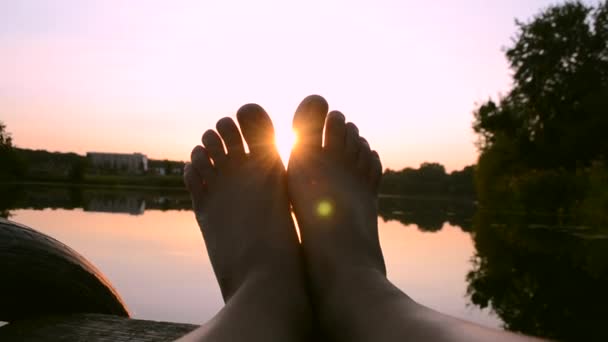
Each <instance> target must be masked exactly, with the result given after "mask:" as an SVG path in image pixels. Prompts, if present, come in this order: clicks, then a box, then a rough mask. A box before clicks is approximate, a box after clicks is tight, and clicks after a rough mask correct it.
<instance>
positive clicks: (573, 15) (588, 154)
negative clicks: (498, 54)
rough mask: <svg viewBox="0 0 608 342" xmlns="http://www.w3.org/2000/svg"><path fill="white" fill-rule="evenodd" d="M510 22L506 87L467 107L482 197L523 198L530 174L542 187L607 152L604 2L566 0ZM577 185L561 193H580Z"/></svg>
mask: <svg viewBox="0 0 608 342" xmlns="http://www.w3.org/2000/svg"><path fill="white" fill-rule="evenodd" d="M516 25H517V27H518V32H517V35H516V36H515V38H514V40H513V45H512V46H511V47H509V48H508V49H507V50H506V57H507V59H508V61H509V63H510V66H511V70H512V72H513V88H512V89H511V91H510V92H509V93H508V94H507V95H506V96H504V97H502V98H501V99H500V100H499V101H494V100H489V101H487V102H485V103H483V104H481V105H480V106H479V107H478V108H477V110H476V111H475V112H474V123H473V129H474V130H475V132H476V133H477V134H478V137H479V140H478V148H479V150H480V152H481V153H480V156H479V160H478V166H477V170H476V185H477V193H478V196H479V198H480V200H481V201H482V202H487V201H490V200H493V199H501V200H505V199H508V198H511V199H512V198H516V197H517V196H518V193H519V194H522V196H524V197H526V196H527V195H526V194H524V192H526V191H527V190H526V189H525V187H522V184H526V185H530V186H531V188H530V189H535V190H534V191H537V190H538V187H537V186H536V185H535V184H532V183H533V182H532V181H533V180H538V181H541V182H543V183H544V184H545V185H547V186H549V187H554V186H561V185H562V180H563V179H572V180H573V181H576V182H577V183H578V180H577V178H580V177H579V176H578V175H579V174H581V173H583V172H584V170H586V169H587V168H589V167H591V166H592V165H593V164H594V163H596V162H598V161H601V160H603V159H605V158H606V151H608V139H606V138H605V136H606V134H607V133H608V1H603V2H600V3H599V4H598V5H597V6H596V7H593V6H589V5H585V4H583V3H581V2H579V1H570V2H566V3H563V4H561V5H557V6H552V7H549V8H547V9H546V10H544V11H543V12H541V13H540V14H539V15H537V16H536V17H534V18H533V19H532V20H531V21H529V22H521V21H516ZM544 175H547V177H549V178H547V177H545V176H544ZM556 175H558V176H559V177H556ZM570 175H572V177H570ZM548 179H553V180H556V183H555V184H552V183H551V182H548V181H547V180H548ZM578 186H579V185H578V184H571V186H570V185H569V186H568V187H567V188H571V189H572V191H569V192H563V193H569V194H576V195H577V196H578V195H581V196H583V197H584V196H585V195H584V192H581V191H579V188H578ZM581 199H582V198H574V197H573V198H571V199H569V200H568V201H556V203H560V204H559V205H560V206H562V205H563V204H564V203H567V202H569V203H575V202H577V201H578V200H581ZM566 205H567V204H566Z"/></svg>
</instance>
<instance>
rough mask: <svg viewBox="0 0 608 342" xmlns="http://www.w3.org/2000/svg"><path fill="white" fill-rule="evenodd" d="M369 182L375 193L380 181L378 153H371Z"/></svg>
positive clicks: (380, 169) (380, 167) (380, 170)
mask: <svg viewBox="0 0 608 342" xmlns="http://www.w3.org/2000/svg"><path fill="white" fill-rule="evenodd" d="M368 177H369V182H370V185H371V186H372V189H373V190H374V191H375V192H377V191H378V186H379V185H380V179H382V162H381V161H380V156H379V155H378V152H376V151H372V152H371V162H370V167H369V176H368Z"/></svg>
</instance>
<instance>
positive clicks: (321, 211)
mask: <svg viewBox="0 0 608 342" xmlns="http://www.w3.org/2000/svg"><path fill="white" fill-rule="evenodd" d="M333 211H334V207H333V206H332V205H331V202H330V201H328V200H321V201H319V204H317V215H319V217H321V218H327V217H330V216H331V214H332V213H333Z"/></svg>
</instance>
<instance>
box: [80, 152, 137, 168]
mask: <svg viewBox="0 0 608 342" xmlns="http://www.w3.org/2000/svg"><path fill="white" fill-rule="evenodd" d="M87 159H88V160H89V166H90V167H92V168H94V169H98V170H112V171H122V172H125V173H144V172H146V171H148V157H147V156H146V155H145V154H141V153H132V154H125V153H99V152H87Z"/></svg>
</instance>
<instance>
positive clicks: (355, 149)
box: [344, 122, 361, 163]
mask: <svg viewBox="0 0 608 342" xmlns="http://www.w3.org/2000/svg"><path fill="white" fill-rule="evenodd" d="M360 146H361V142H360V141H359V129H358V128H357V126H355V124H354V123H352V122H349V123H347V124H346V136H345V138H344V156H345V158H346V161H347V162H349V163H355V162H356V161H357V156H358V154H359V147H360Z"/></svg>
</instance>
